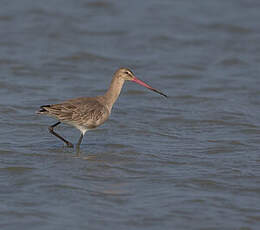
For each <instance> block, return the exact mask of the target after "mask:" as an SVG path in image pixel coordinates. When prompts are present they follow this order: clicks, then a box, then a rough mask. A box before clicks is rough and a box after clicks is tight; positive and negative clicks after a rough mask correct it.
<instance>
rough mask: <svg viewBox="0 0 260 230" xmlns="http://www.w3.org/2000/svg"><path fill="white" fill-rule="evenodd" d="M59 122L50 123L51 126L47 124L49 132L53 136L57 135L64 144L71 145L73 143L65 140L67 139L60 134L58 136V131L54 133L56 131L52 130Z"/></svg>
mask: <svg viewBox="0 0 260 230" xmlns="http://www.w3.org/2000/svg"><path fill="white" fill-rule="evenodd" d="M59 124H60V122H57V123H55V124H54V125H51V126H49V131H50V133H51V134H53V135H54V136H56V137H58V138H59V139H61V140H62V141H63V142H65V143H66V145H67V146H68V147H71V148H72V147H73V144H71V143H70V142H69V141H67V140H65V139H64V138H63V137H62V136H60V135H59V134H58V133H56V132H54V130H53V129H54V127H56V126H57V125H59Z"/></svg>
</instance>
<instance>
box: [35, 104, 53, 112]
mask: <svg viewBox="0 0 260 230" xmlns="http://www.w3.org/2000/svg"><path fill="white" fill-rule="evenodd" d="M45 107H51V105H42V106H40V110H39V111H37V113H43V112H47V110H46V109H45Z"/></svg>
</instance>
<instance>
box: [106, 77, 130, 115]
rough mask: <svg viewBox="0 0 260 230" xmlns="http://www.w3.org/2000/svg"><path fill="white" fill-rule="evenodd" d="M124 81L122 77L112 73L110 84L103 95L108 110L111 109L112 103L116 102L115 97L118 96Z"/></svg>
mask: <svg viewBox="0 0 260 230" xmlns="http://www.w3.org/2000/svg"><path fill="white" fill-rule="evenodd" d="M124 82H125V80H124V79H122V78H119V77H118V76H116V75H114V77H113V79H112V81H111V83H110V86H109V88H108V90H107V92H106V93H105V95H104V97H105V100H106V104H107V106H108V109H109V111H111V109H112V107H113V105H114V103H115V102H116V100H117V98H118V97H119V95H120V92H121V89H122V87H123V85H124Z"/></svg>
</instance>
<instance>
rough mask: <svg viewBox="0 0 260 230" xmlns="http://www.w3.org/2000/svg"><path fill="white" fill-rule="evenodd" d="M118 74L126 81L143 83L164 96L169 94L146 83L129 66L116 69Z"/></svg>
mask: <svg viewBox="0 0 260 230" xmlns="http://www.w3.org/2000/svg"><path fill="white" fill-rule="evenodd" d="M115 75H116V76H118V77H119V78H122V79H124V80H125V81H133V82H135V83H137V84H139V85H142V86H144V87H146V88H148V89H150V90H152V91H154V92H156V93H159V94H161V95H163V96H164V97H167V95H165V94H164V93H162V92H160V91H159V90H157V89H155V88H153V87H151V86H149V85H148V84H146V83H144V82H143V81H141V80H139V79H138V78H137V77H136V76H135V75H134V74H133V72H132V71H131V70H130V69H128V68H120V69H118V70H117V71H116V73H115Z"/></svg>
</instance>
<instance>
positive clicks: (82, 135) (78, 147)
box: [76, 133, 84, 154]
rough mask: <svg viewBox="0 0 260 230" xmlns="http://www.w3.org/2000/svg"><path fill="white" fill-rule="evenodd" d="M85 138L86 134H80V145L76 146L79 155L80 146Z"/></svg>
mask: <svg viewBox="0 0 260 230" xmlns="http://www.w3.org/2000/svg"><path fill="white" fill-rule="evenodd" d="M83 137H84V134H83V133H81V134H80V137H79V140H78V143H77V145H76V150H77V153H78V154H79V150H80V144H81V142H82V139H83Z"/></svg>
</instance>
